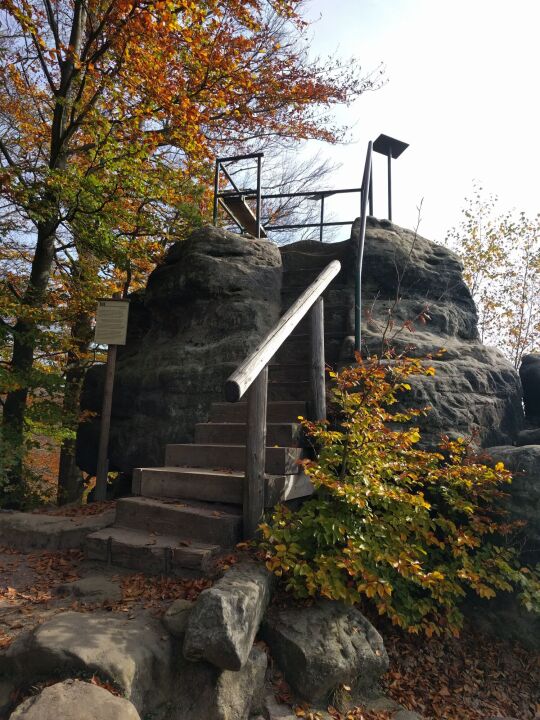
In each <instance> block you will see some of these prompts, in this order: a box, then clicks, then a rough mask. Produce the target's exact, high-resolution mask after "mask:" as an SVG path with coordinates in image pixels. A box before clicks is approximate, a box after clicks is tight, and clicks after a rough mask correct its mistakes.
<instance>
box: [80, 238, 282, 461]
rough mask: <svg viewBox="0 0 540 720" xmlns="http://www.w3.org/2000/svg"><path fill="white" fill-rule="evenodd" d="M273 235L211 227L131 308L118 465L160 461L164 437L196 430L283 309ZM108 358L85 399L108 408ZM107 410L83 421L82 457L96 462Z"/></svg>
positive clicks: (187, 244)
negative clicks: (243, 233) (105, 380)
mask: <svg viewBox="0 0 540 720" xmlns="http://www.w3.org/2000/svg"><path fill="white" fill-rule="evenodd" d="M280 289H281V258H280V254H279V251H278V249H277V247H276V246H275V245H273V244H272V243H270V242H267V241H264V240H253V239H247V238H244V237H241V236H240V235H235V234H233V233H230V232H227V231H225V230H220V229H217V228H213V227H205V228H202V229H200V230H197V231H195V232H194V233H193V234H192V235H191V236H190V237H189V238H188V239H187V240H185V241H183V242H179V243H176V244H175V245H173V246H172V247H171V249H170V250H169V252H168V253H167V255H166V257H165V259H164V262H163V264H162V265H160V266H159V267H158V268H156V270H154V272H153V273H152V274H151V275H150V277H149V279H148V285H147V288H146V291H145V293H144V296H141V295H137V296H136V298H135V299H134V302H133V304H132V307H131V308H130V321H129V328H128V340H127V344H126V346H125V347H123V348H120V351H119V353H118V362H117V371H116V379H115V391H114V398H113V418H112V426H111V440H110V445H109V448H110V468H111V469H112V470H121V471H126V470H127V471H131V470H132V468H133V467H139V466H152V465H161V464H162V463H163V455H164V449H165V445H166V444H167V443H170V442H188V441H190V440H192V434H193V431H194V427H195V423H196V422H198V421H206V419H207V411H208V408H209V406H210V403H211V402H212V401H215V400H221V399H222V395H223V385H224V382H225V380H226V378H227V377H228V376H229V375H230V373H231V372H232V370H233V369H234V368H235V367H236V366H237V365H238V364H239V363H240V361H241V360H243V359H244V358H245V356H246V355H247V354H248V353H249V351H250V350H252V349H253V348H254V347H255V345H256V344H257V342H258V341H259V339H260V338H261V337H262V336H263V335H264V333H265V332H266V331H267V330H268V329H269V328H270V327H271V325H272V324H273V323H274V322H275V321H276V319H277V318H278V316H279V313H280ZM102 382H103V367H102V366H96V367H94V368H92V369H91V371H90V372H89V373H88V374H87V379H86V383H85V388H84V392H83V400H82V406H83V408H85V409H88V410H91V411H94V412H98V413H99V411H100V408H101V393H102ZM98 428H99V419H96V420H94V421H92V422H88V423H85V424H83V425H82V426H81V428H80V430H79V437H78V443H77V464H78V466H79V467H81V468H82V469H84V470H87V471H89V472H94V471H95V463H96V457H97V435H98Z"/></svg>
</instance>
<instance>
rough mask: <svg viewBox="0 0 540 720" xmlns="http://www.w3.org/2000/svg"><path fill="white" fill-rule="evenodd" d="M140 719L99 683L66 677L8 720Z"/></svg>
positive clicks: (127, 703)
mask: <svg viewBox="0 0 540 720" xmlns="http://www.w3.org/2000/svg"><path fill="white" fill-rule="evenodd" d="M96 718H99V720H140V716H139V713H138V712H137V710H136V709H135V707H134V706H133V705H132V704H131V703H130V702H129V700H125V699H124V698H121V697H116V696H115V695H112V694H111V693H110V692H108V691H107V690H105V689H104V688H102V687H99V685H91V684H90V683H86V682H80V681H79V680H65V681H64V682H61V683H56V684H55V685H51V686H50V687H46V688H44V689H43V690H42V691H41V692H40V693H39V695H33V696H32V697H30V698H28V700H25V701H24V702H22V703H21V704H20V705H19V706H18V707H17V708H16V710H15V711H14V712H13V713H12V714H11V716H10V720H96Z"/></svg>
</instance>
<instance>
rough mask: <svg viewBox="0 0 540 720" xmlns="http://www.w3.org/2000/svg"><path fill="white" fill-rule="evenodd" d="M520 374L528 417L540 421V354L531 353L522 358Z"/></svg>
mask: <svg viewBox="0 0 540 720" xmlns="http://www.w3.org/2000/svg"><path fill="white" fill-rule="evenodd" d="M519 376H520V378H521V384H522V385H523V402H524V404H525V415H526V416H527V419H528V420H530V421H532V422H536V423H538V422H539V421H540V355H538V354H535V353H531V354H529V355H524V356H523V358H522V359H521V366H520V368H519Z"/></svg>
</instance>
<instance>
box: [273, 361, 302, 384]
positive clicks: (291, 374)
mask: <svg viewBox="0 0 540 720" xmlns="http://www.w3.org/2000/svg"><path fill="white" fill-rule="evenodd" d="M309 378H310V366H309V365H308V364H307V363H306V364H302V365H291V364H289V365H269V366H268V381H269V382H305V381H306V380H309Z"/></svg>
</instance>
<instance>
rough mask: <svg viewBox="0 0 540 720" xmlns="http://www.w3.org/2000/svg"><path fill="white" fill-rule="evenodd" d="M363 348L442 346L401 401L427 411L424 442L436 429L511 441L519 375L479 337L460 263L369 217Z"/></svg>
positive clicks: (517, 416)
mask: <svg viewBox="0 0 540 720" xmlns="http://www.w3.org/2000/svg"><path fill="white" fill-rule="evenodd" d="M356 233H357V228H356V227H354V228H353V233H352V234H353V237H354V236H355V235H356ZM362 295H363V298H362V304H363V309H364V320H363V345H364V347H365V348H366V349H367V350H369V352H370V353H377V354H380V352H381V348H382V347H383V346H384V343H385V342H387V343H388V344H389V345H391V346H392V347H394V348H395V349H396V350H397V351H398V352H399V351H403V350H405V349H407V350H408V354H410V355H413V356H416V357H419V356H423V355H426V354H429V353H433V352H436V351H437V350H439V349H440V348H445V349H446V352H445V353H444V354H443V355H442V357H441V359H437V360H434V361H433V362H431V364H432V365H433V366H434V368H435V371H436V375H435V377H434V378H432V377H426V378H415V381H414V386H413V391H412V393H407V395H410V396H411V397H410V398H409V397H407V398H406V402H407V404H409V403H410V404H413V405H415V406H417V407H422V406H425V405H429V406H430V407H431V408H432V409H431V411H430V412H429V413H428V415H427V417H426V418H425V419H424V420H423V421H421V422H420V426H421V429H422V431H423V432H422V434H423V437H424V439H425V440H428V441H429V442H430V444H433V443H436V442H437V440H438V438H439V437H440V435H441V434H443V433H446V434H449V435H451V436H454V437H455V436H456V435H466V436H467V435H470V434H471V433H473V432H474V433H477V434H478V440H479V442H480V444H481V445H483V446H486V445H497V444H507V443H509V442H512V441H513V440H514V438H515V437H516V435H517V433H518V432H519V430H520V429H521V428H522V425H523V410H522V405H521V384H520V380H519V377H518V374H517V373H516V371H515V370H514V368H513V367H512V366H511V365H510V363H509V362H508V361H507V360H506V359H505V358H504V357H503V355H502V354H501V353H500V352H499V351H498V350H496V349H494V348H490V347H486V346H485V345H482V344H481V343H480V341H479V338H478V331H477V314H476V308H475V305H474V302H473V300H472V297H471V294H470V292H469V290H468V288H467V286H466V285H465V283H464V281H463V277H462V266H461V263H460V262H459V260H458V259H457V257H456V256H455V255H454V254H453V253H452V252H451V251H450V250H447V249H446V248H444V247H442V246H440V245H436V244H435V243H433V242H431V241H429V240H426V239H425V238H422V237H420V236H419V235H416V234H415V233H412V232H411V231H409V230H404V229H402V228H400V227H398V226H396V225H392V224H391V223H389V222H387V221H377V220H374V219H370V221H369V224H368V228H367V232H366V245H365V252H364V274H363V293H362Z"/></svg>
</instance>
